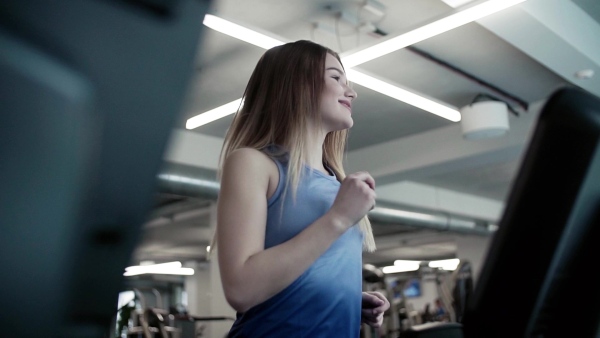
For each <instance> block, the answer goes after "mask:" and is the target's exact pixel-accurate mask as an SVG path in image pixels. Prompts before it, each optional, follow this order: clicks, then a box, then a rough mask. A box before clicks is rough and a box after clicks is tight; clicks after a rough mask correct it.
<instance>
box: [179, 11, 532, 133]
mask: <svg viewBox="0 0 600 338" xmlns="http://www.w3.org/2000/svg"><path fill="white" fill-rule="evenodd" d="M523 1H525V0H488V1H486V2H484V3H481V4H477V5H474V6H472V7H469V8H466V9H464V10H461V11H459V12H457V13H454V14H451V15H449V16H447V17H444V18H442V19H440V20H438V21H434V22H432V23H429V24H426V25H425V26H421V27H419V28H417V29H415V30H412V31H410V32H407V33H404V34H402V35H399V36H397V37H395V38H392V39H390V40H387V41H384V42H381V43H379V44H377V45H374V46H371V47H369V48H367V49H364V50H361V51H358V52H356V53H353V54H350V55H345V56H341V57H342V63H343V64H344V66H345V67H346V68H347V69H348V71H350V68H352V67H354V66H357V65H359V64H362V63H364V62H367V61H370V60H373V59H375V58H378V57H380V56H383V55H385V54H388V53H391V52H393V51H396V50H398V49H401V48H404V47H406V46H408V45H410V44H413V43H416V42H419V41H422V40H425V39H428V38H430V37H433V36H435V35H437V34H441V33H443V32H446V31H448V30H451V29H453V28H456V27H459V26H461V25H464V24H467V23H469V22H472V21H475V20H478V19H481V18H483V17H485V16H486V15H490V14H493V13H495V12H498V11H500V10H502V9H505V8H508V7H510V6H513V5H516V4H518V3H521V2H523ZM203 23H204V25H206V26H207V27H209V28H211V29H214V30H216V31H218V32H221V33H223V34H226V35H229V36H231V37H234V38H237V39H239V40H242V41H245V42H248V43H250V44H253V45H255V46H258V47H261V48H264V49H269V48H272V47H275V46H279V45H282V44H283V43H284V42H283V41H281V40H279V39H275V38H272V37H270V36H267V35H265V34H261V33H259V32H257V31H255V30H252V29H249V28H246V27H243V26H241V25H238V24H235V23H233V22H230V21H227V20H224V19H221V18H219V17H216V16H214V15H210V14H207V15H206V16H205V17H204V20H203ZM348 73H349V74H348V77H349V78H350V80H351V81H353V82H356V83H357V84H359V85H361V86H364V87H367V88H369V89H372V90H374V91H377V92H379V93H382V94H385V95H388V96H390V97H392V98H395V99H397V100H400V101H403V102H406V103H408V104H411V105H414V106H416V107H418V108H420V109H424V110H426V111H428V112H430V113H433V114H435V115H438V116H441V117H444V118H447V119H448V120H450V121H453V122H457V121H460V119H461V118H460V113H459V112H458V111H457V110H456V109H454V108H452V107H449V106H446V105H444V104H441V103H440V102H436V101H433V100H431V99H428V98H425V97H424V96H422V95H420V94H417V93H414V92H411V91H409V90H407V89H401V88H398V87H396V86H393V85H391V84H389V83H387V82H385V81H383V80H378V79H374V78H372V77H370V76H368V75H366V74H363V73H362V72H359V71H357V70H352V73H353V74H352V76H350V72H348ZM351 77H352V78H351ZM361 82H362V83H361ZM405 100H408V101H405ZM415 103H416V104H415ZM240 104H241V99H238V100H235V101H232V102H230V103H227V104H225V105H222V106H220V107H217V108H214V109H212V110H210V111H207V112H205V113H200V114H198V115H196V116H194V117H192V118H190V119H188V120H187V123H186V128H187V129H195V128H198V127H200V126H202V125H204V124H207V123H210V122H212V121H215V120H217V119H220V118H223V117H225V116H227V115H230V114H233V113H235V112H236V111H237V109H238V108H239V106H240ZM204 115H206V116H204Z"/></svg>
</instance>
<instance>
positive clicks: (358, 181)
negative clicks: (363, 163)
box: [330, 171, 376, 230]
mask: <svg viewBox="0 0 600 338" xmlns="http://www.w3.org/2000/svg"><path fill="white" fill-rule="evenodd" d="M375 198H376V194H375V180H374V179H373V177H371V175H369V173H367V172H364V171H361V172H357V173H354V174H350V175H348V176H346V178H345V179H344V181H342V185H341V186H340V190H339V191H338V194H337V196H336V198H335V201H334V202H333V206H332V207H331V210H330V212H331V213H333V215H334V217H336V218H337V219H338V220H340V223H341V224H342V226H343V227H344V230H345V229H348V228H350V227H351V226H353V225H354V224H356V223H358V221H360V220H361V219H362V218H363V217H364V216H365V215H366V214H367V212H369V211H370V210H371V209H373V207H374V206H375Z"/></svg>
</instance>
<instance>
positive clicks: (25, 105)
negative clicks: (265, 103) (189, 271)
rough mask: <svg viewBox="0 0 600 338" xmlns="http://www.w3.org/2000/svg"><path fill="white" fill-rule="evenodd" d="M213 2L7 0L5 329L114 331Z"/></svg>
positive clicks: (3, 69) (0, 183)
mask: <svg viewBox="0 0 600 338" xmlns="http://www.w3.org/2000/svg"><path fill="white" fill-rule="evenodd" d="M207 10H208V2H207V1H206V0H171V1H169V0H130V1H123V0H104V1H102V0H61V1H45V0H39V1H35V0H3V1H2V2H0V102H1V105H0V109H1V111H0V134H1V135H2V142H1V144H0V224H1V226H0V231H1V233H0V250H2V251H1V254H0V269H2V270H1V271H2V274H1V277H0V285H1V288H0V304H1V305H2V309H0V327H2V332H3V335H6V336H10V337H58V336H61V337H62V336H64V337H80V336H81V337H102V336H104V335H105V334H106V333H107V332H108V331H109V324H110V321H111V316H112V315H113V314H114V313H115V310H116V302H117V296H118V292H119V290H120V288H121V285H122V278H123V277H122V273H123V268H124V267H125V266H126V265H127V263H128V261H129V259H130V255H131V253H132V251H133V249H134V247H135V244H136V243H137V241H138V239H139V236H140V231H141V229H140V226H141V224H142V222H143V221H144V219H145V217H146V214H147V212H148V211H149V209H150V207H151V203H152V196H153V192H154V190H155V187H156V174H157V172H158V170H159V167H160V165H161V162H162V156H163V152H164V150H165V146H166V144H167V141H168V137H169V134H170V131H171V128H172V126H173V124H174V123H175V119H176V118H177V116H178V114H179V112H180V109H181V107H182V103H183V99H184V95H185V92H186V88H187V85H188V81H189V80H190V77H191V75H192V73H193V71H192V69H193V62H194V59H195V56H196V55H197V47H198V46H199V42H200V33H201V29H202V19H203V16H204V14H205V13H206V11H207Z"/></svg>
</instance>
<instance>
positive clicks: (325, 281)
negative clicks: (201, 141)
mask: <svg viewBox="0 0 600 338" xmlns="http://www.w3.org/2000/svg"><path fill="white" fill-rule="evenodd" d="M269 149H271V150H272V149H273V148H268V149H267V150H265V153H267V155H269V156H270V157H271V158H272V159H273V161H274V162H275V163H276V164H277V168H278V169H279V184H278V186H277V189H276V191H275V193H274V194H273V196H271V197H270V198H269V200H268V214H267V225H266V237H265V249H268V248H270V247H272V246H276V245H278V244H281V243H283V242H285V241H287V240H289V239H291V238H292V237H294V236H296V235H297V234H298V233H300V232H301V231H302V230H304V229H305V228H306V227H307V226H309V225H310V224H312V223H313V222H315V221H316V220H317V219H318V218H320V217H321V216H323V215H324V214H325V213H326V212H327V211H328V210H329V209H330V208H331V206H332V205H333V201H334V200H335V197H336V195H337V192H338V190H339V188H340V183H339V182H338V181H337V179H336V177H335V176H334V175H333V174H332V175H331V176H330V175H327V174H324V173H322V172H320V171H318V170H314V169H311V168H310V167H308V166H305V167H304V169H305V172H304V176H303V177H302V179H301V180H300V183H299V185H298V188H297V192H296V200H295V202H294V200H293V199H292V191H291V189H289V190H288V192H287V193H286V194H285V195H286V196H285V201H284V200H283V190H284V185H285V183H286V176H287V157H286V156H285V155H283V156H279V157H275V156H273V155H272V152H270V150H269ZM282 203H283V209H282ZM362 240H363V235H362V232H361V231H360V229H359V227H358V226H357V225H355V226H353V227H352V228H350V229H348V230H347V231H346V232H345V233H344V234H343V235H342V236H340V237H339V238H338V239H337V240H336V241H335V242H334V243H333V244H332V245H331V246H330V247H329V249H328V250H327V251H326V252H325V253H324V254H323V255H322V256H321V257H319V258H318V259H317V260H316V261H315V262H314V263H313V264H312V265H311V266H310V267H309V268H308V270H306V271H305V272H304V273H303V274H302V275H301V276H300V277H299V278H298V279H296V280H295V281H294V282H292V284H290V285H289V286H288V287H286V288H285V289H284V290H282V291H281V292H279V293H278V294H276V295H275V296H273V297H271V298H270V299H268V300H266V301H265V302H263V303H261V304H258V305H256V306H254V307H252V308H251V309H249V310H248V311H246V312H245V313H237V319H236V321H235V322H234V324H233V326H232V328H231V331H230V332H229V335H228V337H248V338H254V337H261V338H266V337H285V338H294V337H344V338H346V337H349V338H357V337H359V336H360V318H361V302H362Z"/></svg>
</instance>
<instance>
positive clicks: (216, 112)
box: [185, 99, 242, 129]
mask: <svg viewBox="0 0 600 338" xmlns="http://www.w3.org/2000/svg"><path fill="white" fill-rule="evenodd" d="M241 105H242V99H237V100H235V101H231V102H229V103H227V104H224V105H222V106H220V107H217V108H215V109H211V110H209V111H207V112H204V113H202V114H198V115H196V116H194V117H191V118H189V119H188V120H187V122H186V123H185V127H186V128H187V129H195V128H198V127H200V126H202V125H205V124H207V123H210V122H212V121H215V120H218V119H220V118H223V117H225V116H227V115H230V114H233V113H235V112H236V111H237V110H238V109H239V108H240V106H241Z"/></svg>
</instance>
